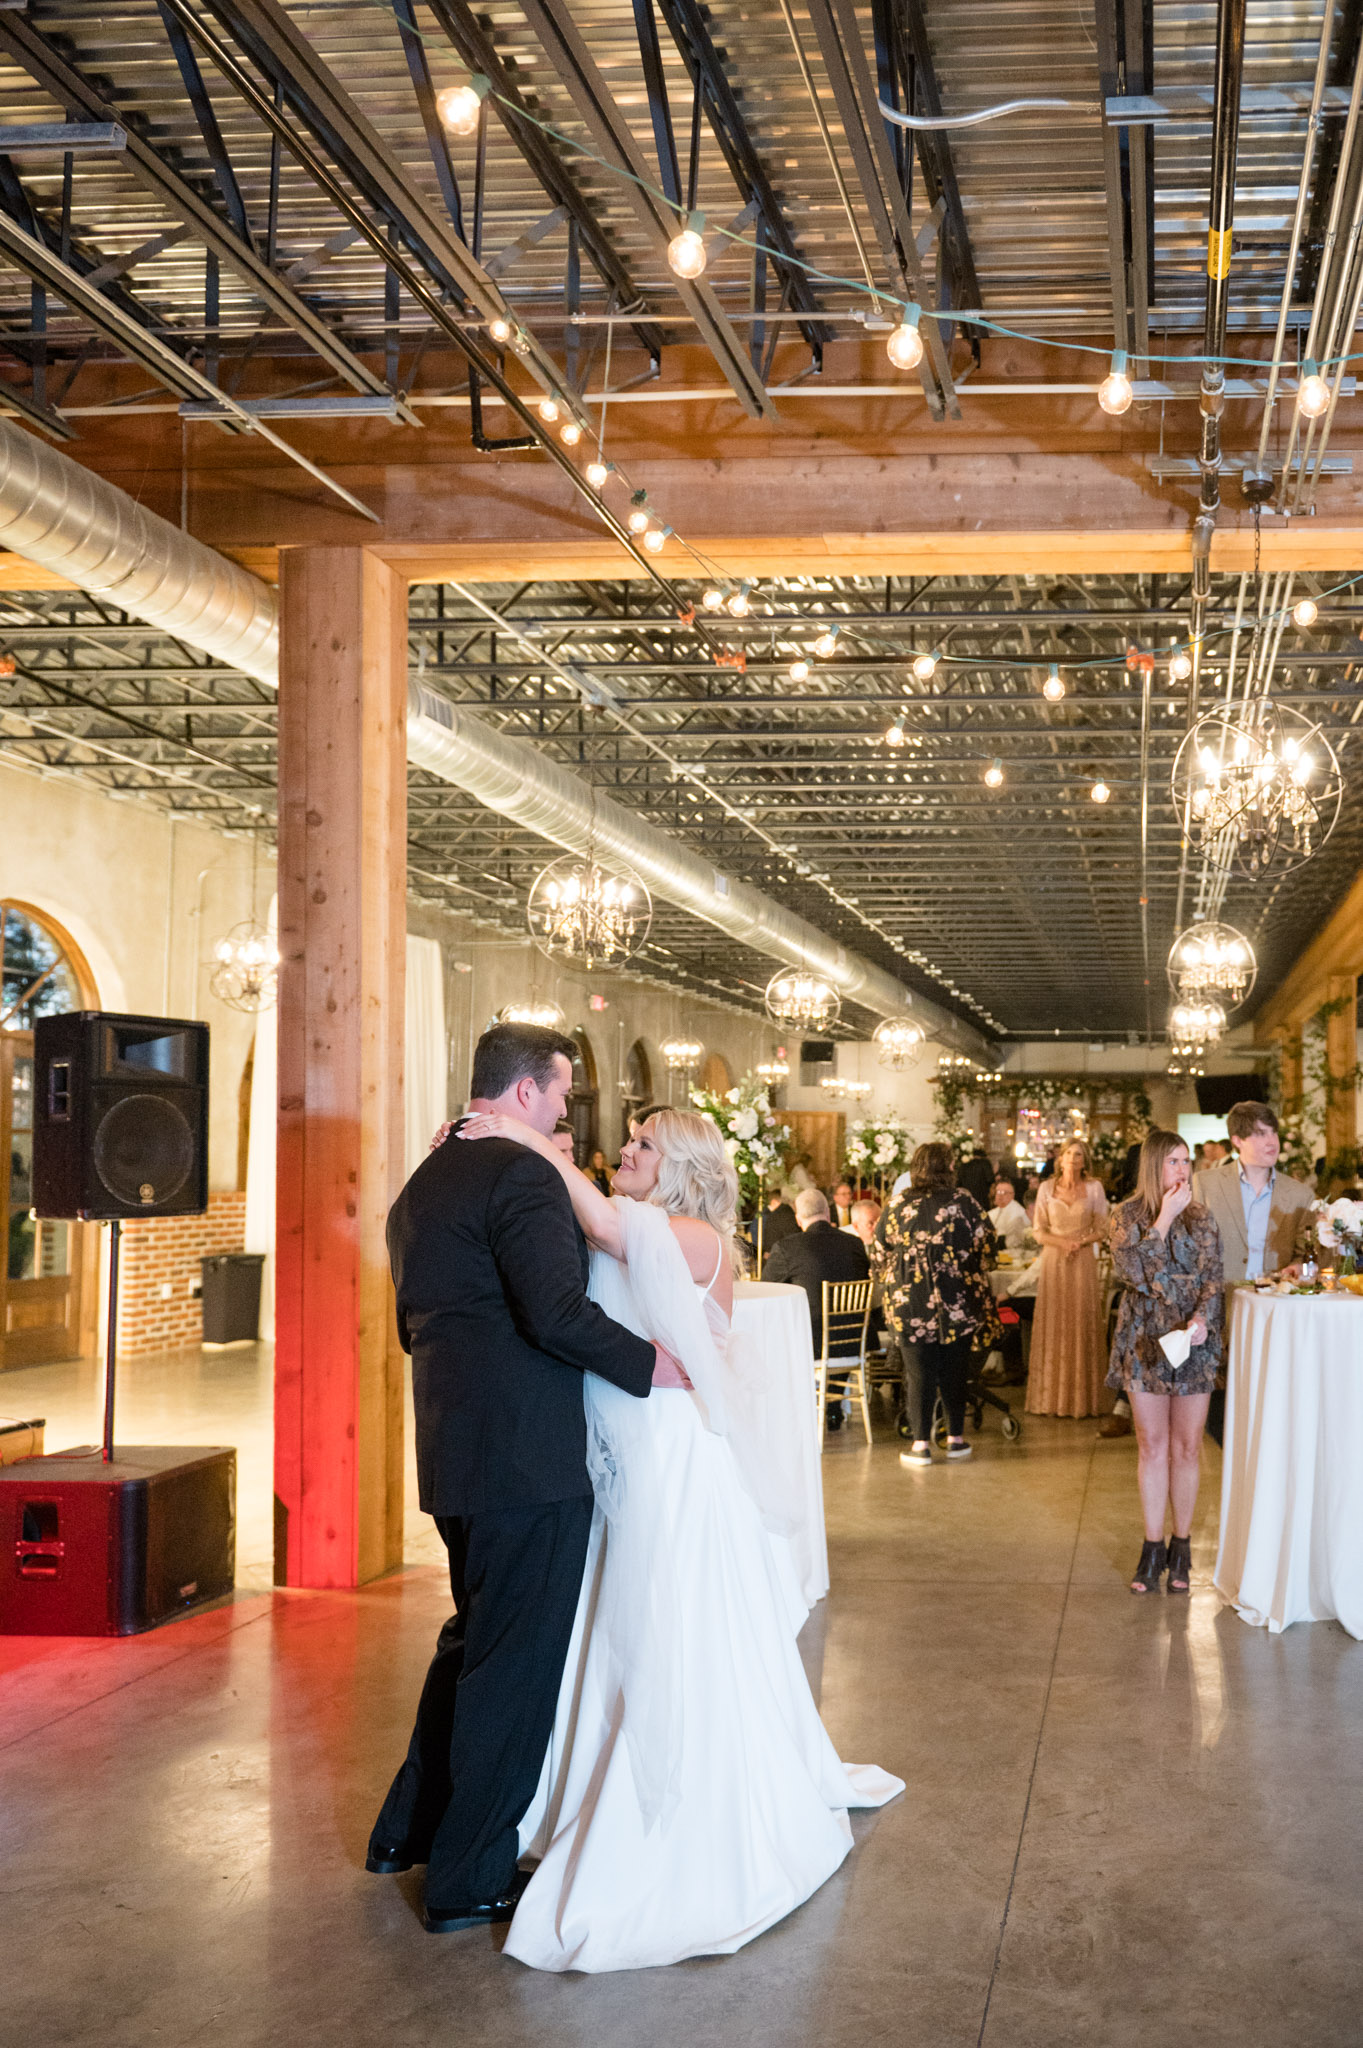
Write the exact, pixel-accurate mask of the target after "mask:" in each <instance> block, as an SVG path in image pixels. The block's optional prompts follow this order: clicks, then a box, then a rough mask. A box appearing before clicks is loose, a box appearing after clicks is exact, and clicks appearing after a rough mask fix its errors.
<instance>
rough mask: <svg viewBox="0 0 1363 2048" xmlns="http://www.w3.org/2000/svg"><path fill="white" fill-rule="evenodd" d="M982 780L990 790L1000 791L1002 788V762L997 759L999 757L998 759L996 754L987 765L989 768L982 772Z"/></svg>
mask: <svg viewBox="0 0 1363 2048" xmlns="http://www.w3.org/2000/svg"><path fill="white" fill-rule="evenodd" d="M984 779H985V783H986V785H987V786H988V787H989V788H990V789H1001V788H1002V786H1003V763H1002V761H1001V760H1000V759H999V757H998V755H997V754H995V756H994V758H993V760H992V761H991V762H990V763H989V766H988V767H987V768H986V769H985V771H984Z"/></svg>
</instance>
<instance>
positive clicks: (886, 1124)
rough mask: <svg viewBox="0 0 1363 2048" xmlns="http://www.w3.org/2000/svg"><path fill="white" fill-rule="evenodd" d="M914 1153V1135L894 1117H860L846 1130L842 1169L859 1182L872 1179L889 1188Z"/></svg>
mask: <svg viewBox="0 0 1363 2048" xmlns="http://www.w3.org/2000/svg"><path fill="white" fill-rule="evenodd" d="M913 1152H914V1140H913V1135H912V1133H911V1132H910V1131H909V1129H908V1127H907V1126H906V1125H905V1124H904V1123H902V1122H901V1121H900V1119H899V1118H898V1117H897V1116H859V1117H856V1118H855V1119H854V1120H853V1122H852V1123H850V1124H849V1125H848V1127H847V1143H846V1145H845V1146H844V1148H843V1155H842V1163H843V1169H844V1171H845V1172H846V1173H849V1174H851V1175H852V1177H853V1178H854V1179H856V1180H858V1181H866V1180H873V1181H877V1182H879V1183H880V1185H881V1186H883V1187H889V1185H890V1184H891V1182H892V1181H894V1180H896V1179H897V1178H898V1176H899V1175H900V1174H901V1173H902V1172H903V1171H904V1169H905V1167H906V1166H907V1165H908V1163H909V1160H910V1159H911V1158H912V1156H913Z"/></svg>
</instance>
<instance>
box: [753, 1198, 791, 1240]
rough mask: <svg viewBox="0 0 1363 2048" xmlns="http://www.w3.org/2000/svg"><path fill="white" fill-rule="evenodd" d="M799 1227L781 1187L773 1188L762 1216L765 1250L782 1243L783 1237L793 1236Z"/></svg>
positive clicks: (754, 1233) (755, 1230)
mask: <svg viewBox="0 0 1363 2048" xmlns="http://www.w3.org/2000/svg"><path fill="white" fill-rule="evenodd" d="M799 1228H800V1226H799V1224H798V1223H797V1222H796V1220H795V1211H794V1210H793V1209H792V1208H791V1206H790V1203H789V1202H787V1201H785V1200H784V1199H783V1198H782V1195H781V1191H780V1189H779V1188H773V1189H772V1191H771V1193H770V1194H769V1195H768V1196H767V1206H766V1209H765V1211H764V1213H763V1216H762V1249H763V1252H764V1253H766V1252H769V1251H771V1250H772V1248H773V1246H775V1245H778V1244H780V1242H781V1239H782V1238H783V1237H793V1236H794V1234H795V1232H796V1231H797V1230H798V1229H799ZM756 1234H757V1226H756V1225H755V1224H754V1226H753V1235H754V1237H755V1236H756Z"/></svg>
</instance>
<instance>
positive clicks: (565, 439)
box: [558, 420, 582, 448]
mask: <svg viewBox="0 0 1363 2048" xmlns="http://www.w3.org/2000/svg"><path fill="white" fill-rule="evenodd" d="M558 437H559V439H560V441H562V443H563V445H564V447H565V448H576V446H577V444H578V442H579V441H580V440H581V439H582V429H581V427H580V426H579V425H578V423H577V421H576V420H565V421H564V423H563V425H562V426H561V427H560V428H559V432H558Z"/></svg>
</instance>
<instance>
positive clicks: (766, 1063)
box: [757, 1060, 790, 1088]
mask: <svg viewBox="0 0 1363 2048" xmlns="http://www.w3.org/2000/svg"><path fill="white" fill-rule="evenodd" d="M757 1078H758V1080H759V1081H765V1082H766V1083H767V1085H768V1087H771V1088H774V1087H775V1086H776V1085H777V1083H778V1082H780V1081H788V1080H789V1079H790V1061H789V1060H763V1062H762V1064H761V1066H760V1067H759V1068H758V1069H757Z"/></svg>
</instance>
